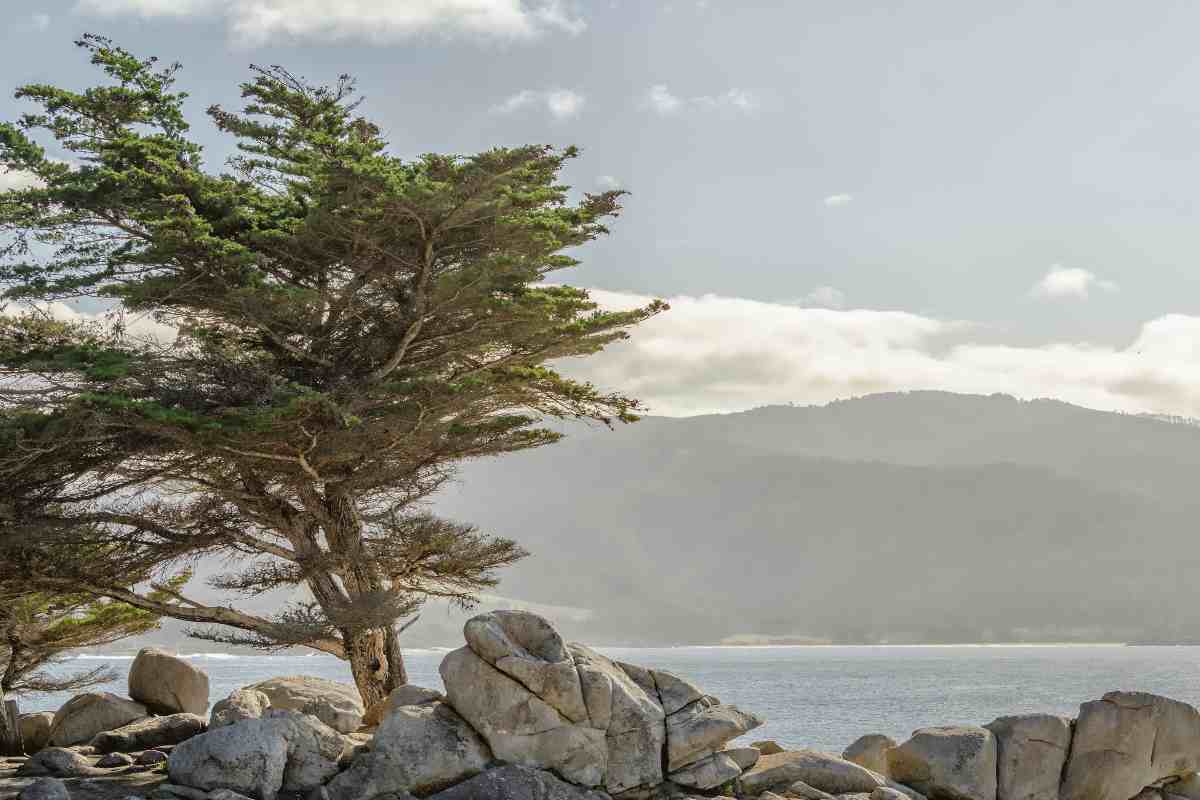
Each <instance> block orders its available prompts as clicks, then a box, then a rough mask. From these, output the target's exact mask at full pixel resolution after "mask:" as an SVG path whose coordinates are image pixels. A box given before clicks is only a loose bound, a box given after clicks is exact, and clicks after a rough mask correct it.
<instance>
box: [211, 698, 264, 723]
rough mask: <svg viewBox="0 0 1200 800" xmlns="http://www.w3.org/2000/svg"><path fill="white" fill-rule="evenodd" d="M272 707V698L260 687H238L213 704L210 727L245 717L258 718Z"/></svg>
mask: <svg viewBox="0 0 1200 800" xmlns="http://www.w3.org/2000/svg"><path fill="white" fill-rule="evenodd" d="M270 707H271V698H269V697H267V696H266V695H265V694H263V693H262V692H260V691H259V690H258V689H236V690H234V691H233V692H231V693H230V694H229V696H228V697H226V698H225V699H224V700H218V701H217V702H216V703H215V704H214V705H213V709H212V714H211V715H209V721H208V727H210V728H220V727H222V726H223V725H232V724H233V723H235V722H241V721H242V720H244V719H258V718H259V717H261V716H262V715H263V714H265V713H267V709H268V708H270Z"/></svg>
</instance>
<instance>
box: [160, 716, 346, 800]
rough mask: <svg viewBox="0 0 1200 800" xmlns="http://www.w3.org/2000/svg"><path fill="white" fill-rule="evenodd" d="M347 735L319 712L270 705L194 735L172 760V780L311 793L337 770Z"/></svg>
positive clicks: (262, 794)
mask: <svg viewBox="0 0 1200 800" xmlns="http://www.w3.org/2000/svg"><path fill="white" fill-rule="evenodd" d="M344 747H345V740H344V738H343V737H342V736H341V734H339V733H338V732H337V731H335V730H333V729H332V728H330V727H328V726H327V725H325V724H324V723H322V722H321V721H320V720H318V719H316V718H315V717H312V716H308V715H304V714H299V713H295V712H286V711H278V710H274V709H273V710H271V711H270V712H268V714H267V715H266V716H264V717H263V718H261V719H251V720H243V721H242V722H238V723H235V724H233V725H226V726H224V727H221V728H217V729H215V730H210V731H209V732H207V733H202V734H200V735H199V736H196V737H194V738H191V739H189V740H187V741H186V742H184V743H183V744H181V745H179V746H178V747H176V748H175V749H174V750H173V751H172V752H171V755H170V757H169V758H168V760H167V771H168V774H169V775H170V777H171V781H172V782H173V783H177V784H181V785H183V786H189V787H191V788H196V789H204V790H206V791H212V790H215V789H232V790H233V791H235V792H240V793H242V794H248V795H252V796H256V797H259V798H262V800H274V798H275V797H276V795H277V794H278V793H279V792H280V790H286V791H289V792H309V791H312V790H314V789H316V788H317V787H319V786H321V785H322V784H324V783H325V782H326V781H328V780H329V779H330V778H332V777H333V776H334V775H336V774H337V771H338V759H339V758H340V756H341V754H342V750H343V748H344Z"/></svg>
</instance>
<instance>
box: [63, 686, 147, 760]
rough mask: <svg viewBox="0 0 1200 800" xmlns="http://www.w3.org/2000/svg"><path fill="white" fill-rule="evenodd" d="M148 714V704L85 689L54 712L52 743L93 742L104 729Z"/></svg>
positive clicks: (115, 727) (124, 723)
mask: <svg viewBox="0 0 1200 800" xmlns="http://www.w3.org/2000/svg"><path fill="white" fill-rule="evenodd" d="M145 716H147V714H146V707H145V706H143V705H142V704H141V703H135V702H133V701H132V700H127V699H125V698H124V697H118V696H116V695H115V694H110V693H108V692H86V693H84V694H77V695H75V696H74V697H72V698H71V699H70V700H68V701H67V702H66V703H65V704H64V705H63V707H62V708H60V709H59V710H58V711H57V712H55V714H54V722H53V723H51V725H50V744H51V745H53V746H55V747H68V746H70V745H76V744H82V743H83V742H90V741H91V740H92V738H93V737H94V736H95V735H96V734H98V733H103V732H104V731H111V730H116V729H117V728H120V727H121V726H123V725H128V724H129V723H131V722H133V721H135V720H139V719H142V718H143V717H145Z"/></svg>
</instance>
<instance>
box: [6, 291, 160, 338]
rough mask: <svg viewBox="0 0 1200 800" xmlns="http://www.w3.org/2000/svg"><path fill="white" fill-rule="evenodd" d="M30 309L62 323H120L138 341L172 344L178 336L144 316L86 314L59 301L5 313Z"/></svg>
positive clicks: (15, 308) (15, 306)
mask: <svg viewBox="0 0 1200 800" xmlns="http://www.w3.org/2000/svg"><path fill="white" fill-rule="evenodd" d="M31 308H32V309H36V310H38V311H40V312H41V313H43V314H48V315H49V316H51V317H53V318H54V319H58V320H62V321H64V322H82V323H99V324H102V325H104V326H105V327H111V326H112V325H113V324H114V323H115V322H118V321H120V322H121V324H122V325H123V327H124V328H125V332H126V334H128V335H129V336H132V337H134V338H138V339H154V340H156V341H158V342H161V343H164V344H169V343H171V342H173V341H174V340H175V337H176V336H177V335H178V331H176V329H175V328H174V327H172V326H170V325H164V324H162V323H161V322H156V321H155V320H154V319H153V318H152V317H150V316H149V315H146V314H118V313H117V312H107V313H106V312H97V313H88V312H85V311H80V310H79V309H77V308H73V307H71V306H70V305H68V304H66V303H63V302H59V301H55V302H53V303H36V304H32V305H26V304H21V305H10V306H8V308H7V309H5V311H6V312H7V313H10V314H15V313H19V312H22V311H28V310H30V309H31Z"/></svg>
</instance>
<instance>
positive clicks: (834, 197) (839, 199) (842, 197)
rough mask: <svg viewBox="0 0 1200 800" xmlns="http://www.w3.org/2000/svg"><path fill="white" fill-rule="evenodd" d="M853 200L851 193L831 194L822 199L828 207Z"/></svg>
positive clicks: (848, 203)
mask: <svg viewBox="0 0 1200 800" xmlns="http://www.w3.org/2000/svg"><path fill="white" fill-rule="evenodd" d="M853 201H854V195H851V194H831V195H829V197H826V198H825V200H824V201H823V202H824V203H825V205H827V206H829V207H830V208H839V207H841V206H848V205H850V203H852V202H853Z"/></svg>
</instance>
